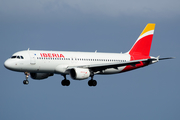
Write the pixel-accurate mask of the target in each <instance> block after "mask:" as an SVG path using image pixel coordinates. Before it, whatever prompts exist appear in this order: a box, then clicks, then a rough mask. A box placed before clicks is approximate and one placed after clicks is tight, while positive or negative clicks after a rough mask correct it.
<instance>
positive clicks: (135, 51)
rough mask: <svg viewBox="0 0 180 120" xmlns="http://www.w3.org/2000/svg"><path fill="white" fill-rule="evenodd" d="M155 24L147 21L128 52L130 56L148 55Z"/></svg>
mask: <svg viewBox="0 0 180 120" xmlns="http://www.w3.org/2000/svg"><path fill="white" fill-rule="evenodd" d="M154 29H155V24H154V23H148V24H147V25H146V27H145V28H144V30H143V32H142V33H141V35H140V36H139V37H138V39H137V40H136V42H135V43H134V45H133V47H132V48H131V49H130V51H129V52H128V53H129V54H130V55H131V56H149V53H150V49H151V43H152V39H153V34H154Z"/></svg>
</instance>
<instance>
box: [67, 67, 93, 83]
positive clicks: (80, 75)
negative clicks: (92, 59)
mask: <svg viewBox="0 0 180 120" xmlns="http://www.w3.org/2000/svg"><path fill="white" fill-rule="evenodd" d="M69 74H70V76H71V78H72V79H74V80H84V79H86V78H88V77H89V76H90V71H89V69H84V68H73V69H71V70H70V73H69Z"/></svg>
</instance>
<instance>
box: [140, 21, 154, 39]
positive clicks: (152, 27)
mask: <svg viewBox="0 0 180 120" xmlns="http://www.w3.org/2000/svg"><path fill="white" fill-rule="evenodd" d="M155 25H156V24H155V23H148V24H147V25H146V27H145V28H144V30H143V32H142V33H141V35H143V34H144V33H146V32H148V31H151V30H154V28H155ZM141 35H140V36H141ZM140 36H139V37H140Z"/></svg>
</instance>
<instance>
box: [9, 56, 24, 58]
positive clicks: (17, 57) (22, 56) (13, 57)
mask: <svg viewBox="0 0 180 120" xmlns="http://www.w3.org/2000/svg"><path fill="white" fill-rule="evenodd" d="M15 58H17V59H24V57H23V56H12V57H11V59H15Z"/></svg>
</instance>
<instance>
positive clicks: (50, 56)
mask: <svg viewBox="0 0 180 120" xmlns="http://www.w3.org/2000/svg"><path fill="white" fill-rule="evenodd" d="M40 55H41V57H49V58H53V57H54V58H64V55H63V54H56V53H40Z"/></svg>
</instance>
